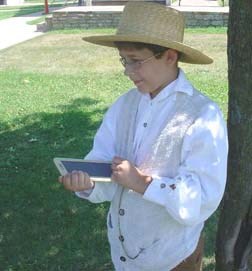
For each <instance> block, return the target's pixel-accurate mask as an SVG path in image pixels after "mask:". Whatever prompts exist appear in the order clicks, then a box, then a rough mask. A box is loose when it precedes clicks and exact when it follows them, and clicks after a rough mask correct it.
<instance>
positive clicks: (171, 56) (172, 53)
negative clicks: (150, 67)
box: [165, 49, 178, 64]
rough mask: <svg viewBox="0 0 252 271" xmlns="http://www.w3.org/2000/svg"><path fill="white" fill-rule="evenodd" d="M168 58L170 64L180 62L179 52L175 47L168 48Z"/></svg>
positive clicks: (166, 54) (166, 53)
mask: <svg viewBox="0 0 252 271" xmlns="http://www.w3.org/2000/svg"><path fill="white" fill-rule="evenodd" d="M165 56H166V60H167V63H168V64H177V62H178V52H177V51H176V50H174V49H168V50H167V51H166V52H165Z"/></svg>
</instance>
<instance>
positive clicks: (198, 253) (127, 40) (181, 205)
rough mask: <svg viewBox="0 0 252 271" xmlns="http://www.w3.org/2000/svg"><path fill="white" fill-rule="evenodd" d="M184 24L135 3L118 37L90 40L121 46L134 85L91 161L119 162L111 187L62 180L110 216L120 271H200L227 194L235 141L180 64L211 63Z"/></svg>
mask: <svg viewBox="0 0 252 271" xmlns="http://www.w3.org/2000/svg"><path fill="white" fill-rule="evenodd" d="M183 33H184V18H183V16H182V14H181V13H179V12H178V11H176V10H173V9H171V8H167V7H165V6H162V5H160V4H153V3H145V2H129V3H128V4H127V5H126V6H125V9H124V12H123V15H122V19H121V22H120V25H119V28H118V31H117V33H116V34H115V35H110V36H92V37H87V38H84V40H86V41H89V42H92V43H96V44H100V45H104V46H111V47H116V48H118V50H119V54H120V57H121V62H122V64H123V66H124V67H125V75H126V76H128V77H129V79H130V80H132V81H133V82H134V84H135V86H136V88H135V89H132V90H130V91H129V92H127V93H126V94H124V95H122V96H121V97H120V98H119V99H118V100H117V101H116V102H115V103H114V104H113V105H112V106H111V108H110V109H109V110H108V112H107V113H106V115H105V117H104V119H103V122H102V124H101V127H100V128H99V130H98V132H97V134H96V136H95V139H94V145H93V149H92V150H91V152H90V153H89V154H88V155H87V156H86V159H89V160H105V161H109V160H110V161H112V176H111V179H112V180H113V181H112V182H110V183H98V182H97V183H94V182H93V181H92V179H90V178H89V176H88V175H87V173H85V172H72V173H71V174H67V175H66V176H62V177H59V181H60V182H61V183H62V184H63V185H64V186H65V188H66V189H68V190H71V191H75V192H76V194H77V196H79V197H81V198H85V199H88V200H90V201H91V202H103V201H110V202H111V205H110V209H109V213H108V218H107V227H108V238H109V242H110V245H111V255H112V260H113V263H114V266H115V269H116V270H117V271H122V270H125V271H145V270H146V271H147V270H148V271H168V270H176V271H178V270H179V271H182V270H186V271H190V270H193V271H196V270H200V266H201V260H202V253H203V244H202V238H201V231H202V229H203V225H204V221H205V220H206V219H207V218H208V217H209V216H210V215H211V214H212V213H213V212H214V211H215V210H216V208H217V207H218V205H219V203H220V200H221V198H222V196H223V193H224V188H225V181H226V164H227V149H228V147H227V135H226V128H225V123H224V121H223V118H222V114H221V112H220V110H219V108H218V106H217V105H216V104H215V103H213V102H212V101H211V100H209V98H207V97H205V96H204V95H202V94H201V93H200V92H198V91H197V90H196V89H194V88H193V86H192V85H191V84H190V83H189V82H188V81H187V79H186V78H185V75H184V73H183V71H182V70H181V69H179V68H178V61H182V62H187V63H192V64H210V63H211V62H212V59H211V58H209V57H208V56H206V55H204V54H203V53H201V52H199V51H197V50H196V49H193V48H191V47H189V46H187V45H185V44H183Z"/></svg>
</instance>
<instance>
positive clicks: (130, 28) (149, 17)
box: [83, 1, 213, 64]
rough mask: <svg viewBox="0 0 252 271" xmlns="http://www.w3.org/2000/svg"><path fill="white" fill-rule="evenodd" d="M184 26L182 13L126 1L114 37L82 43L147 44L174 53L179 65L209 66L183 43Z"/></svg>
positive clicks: (198, 52) (91, 39) (92, 39)
mask: <svg viewBox="0 0 252 271" xmlns="http://www.w3.org/2000/svg"><path fill="white" fill-rule="evenodd" d="M184 27H185V20H184V16H183V14H182V13H181V12H179V11H177V10H175V9H173V8H169V7H166V6H165V5H161V4H156V3H150V2H139V1H132V2H131V1H130V2H128V3H127V4H126V5H125V8H124V11H123V14H122V17H121V20H120V23H119V26H118V29H117V32H116V34H114V35H103V36H89V37H84V38H83V40H85V41H88V42H91V43H95V44H99V45H104V46H109V47H116V45H115V44H114V42H115V41H126V42H143V43H150V44H155V45H160V46H163V47H167V48H171V49H174V50H177V51H178V52H180V53H181V55H180V59H179V61H182V62H187V63H192V64H210V63H212V62H213V60H212V59H211V58H210V57H208V56H206V55H205V54H203V53H201V52H200V51H198V50H197V49H194V48H192V47H190V46H188V45H186V44H184V43H183V36H184Z"/></svg>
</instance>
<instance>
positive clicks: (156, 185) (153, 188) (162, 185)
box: [143, 178, 176, 205]
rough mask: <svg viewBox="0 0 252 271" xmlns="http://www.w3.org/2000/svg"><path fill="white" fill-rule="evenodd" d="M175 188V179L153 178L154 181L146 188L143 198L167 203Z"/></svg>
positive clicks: (163, 203) (162, 203)
mask: <svg viewBox="0 0 252 271" xmlns="http://www.w3.org/2000/svg"><path fill="white" fill-rule="evenodd" d="M175 189H176V184H175V180H174V179H170V178H165V180H164V178H162V179H158V178H153V180H152V182H151V183H150V184H149V186H148V187H147V189H146V190H145V193H144V195H143V198H144V199H146V200H149V201H152V202H154V203H157V204H160V205H165V203H166V201H167V196H168V195H170V194H171V193H172V192H173V191H174V190H175ZM170 196H171V195H170Z"/></svg>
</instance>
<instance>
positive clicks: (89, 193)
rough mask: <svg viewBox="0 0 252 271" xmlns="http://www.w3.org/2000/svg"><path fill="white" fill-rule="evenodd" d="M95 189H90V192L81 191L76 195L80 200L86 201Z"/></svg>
mask: <svg viewBox="0 0 252 271" xmlns="http://www.w3.org/2000/svg"><path fill="white" fill-rule="evenodd" d="M93 190H94V188H90V189H88V190H84V191H80V192H75V195H76V196H78V197H79V198H82V199H86V198H88V197H89V196H90V195H91V193H92V192H93Z"/></svg>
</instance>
